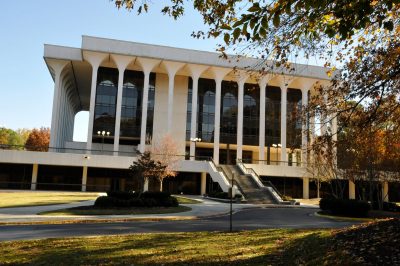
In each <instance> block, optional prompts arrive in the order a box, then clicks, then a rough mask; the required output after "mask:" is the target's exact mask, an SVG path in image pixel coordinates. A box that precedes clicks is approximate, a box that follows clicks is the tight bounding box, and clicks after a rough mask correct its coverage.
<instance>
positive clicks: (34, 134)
mask: <svg viewBox="0 0 400 266" xmlns="http://www.w3.org/2000/svg"><path fill="white" fill-rule="evenodd" d="M49 143H50V128H46V127H41V128H40V129H36V128H34V129H32V131H31V132H30V134H29V136H28V139H27V140H26V143H25V148H26V149H27V150H29V151H48V150H49Z"/></svg>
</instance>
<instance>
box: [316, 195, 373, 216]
mask: <svg viewBox="0 0 400 266" xmlns="http://www.w3.org/2000/svg"><path fill="white" fill-rule="evenodd" d="M319 207H320V208H321V210H324V211H329V212H330V213H332V214H333V215H344V216H349V217H367V216H368V211H369V210H370V209H371V205H370V204H369V203H368V202H366V201H359V200H354V199H350V200H345V199H334V198H322V199H321V200H320V202H319Z"/></svg>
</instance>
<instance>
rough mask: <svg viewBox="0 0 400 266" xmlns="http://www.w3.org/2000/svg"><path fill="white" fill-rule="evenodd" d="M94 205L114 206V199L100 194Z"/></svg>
mask: <svg viewBox="0 0 400 266" xmlns="http://www.w3.org/2000/svg"><path fill="white" fill-rule="evenodd" d="M94 206H96V207H100V208H108V207H113V206H114V199H113V198H110V197H108V196H100V197H98V198H97V199H96V201H95V202H94Z"/></svg>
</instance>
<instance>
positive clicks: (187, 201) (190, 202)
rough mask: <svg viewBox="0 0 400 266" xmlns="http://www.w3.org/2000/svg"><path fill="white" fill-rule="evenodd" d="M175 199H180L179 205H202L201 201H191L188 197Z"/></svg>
mask: <svg viewBox="0 0 400 266" xmlns="http://www.w3.org/2000/svg"><path fill="white" fill-rule="evenodd" d="M173 197H175V198H177V199H178V202H179V204H200V203H202V202H201V201H199V200H194V199H189V198H186V197H180V196H173Z"/></svg>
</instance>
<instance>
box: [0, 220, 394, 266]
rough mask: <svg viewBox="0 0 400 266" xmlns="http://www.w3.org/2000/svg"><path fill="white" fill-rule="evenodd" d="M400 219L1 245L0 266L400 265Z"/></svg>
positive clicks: (10, 242)
mask: <svg viewBox="0 0 400 266" xmlns="http://www.w3.org/2000/svg"><path fill="white" fill-rule="evenodd" d="M399 228H400V220H399V219H385V220H381V221H375V222H370V223H363V224H360V225H357V226H352V227H349V228H344V229H337V230H331V229H307V230H300V229H264V230H255V231H240V232H234V233H224V232H193V233H148V234H134V235H113V236H94V237H76V238H64V239H44V240H30V241H14V242H13V241H8V242H0V250H1V256H0V265H4V264H12V265H21V264H24V265H26V264H29V265H67V264H68V265H121V264H122V265H160V264H162V265H365V264H366V263H369V264H368V265H399V262H400V246H399V245H398V240H399V239H400V230H399Z"/></svg>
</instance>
